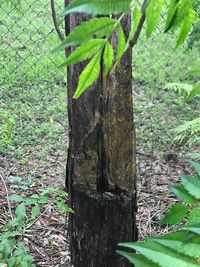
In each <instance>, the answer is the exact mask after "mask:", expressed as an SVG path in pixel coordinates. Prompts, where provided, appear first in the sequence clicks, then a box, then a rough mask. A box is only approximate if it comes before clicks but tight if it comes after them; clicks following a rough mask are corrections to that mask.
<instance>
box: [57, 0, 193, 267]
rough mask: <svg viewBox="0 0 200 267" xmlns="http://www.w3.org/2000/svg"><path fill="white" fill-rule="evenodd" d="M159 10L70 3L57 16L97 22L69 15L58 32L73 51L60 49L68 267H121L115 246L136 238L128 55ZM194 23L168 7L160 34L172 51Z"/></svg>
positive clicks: (188, 5)
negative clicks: (64, 71)
mask: <svg viewBox="0 0 200 267" xmlns="http://www.w3.org/2000/svg"><path fill="white" fill-rule="evenodd" d="M164 6H165V4H164V3H163V1H162V0H145V1H144V3H143V5H142V8H141V10H139V9H138V7H137V5H136V3H135V1H131V0H123V1H122V0H121V1H120V0H118V1H116V0H109V1H105V0H93V1H92V0H74V1H72V2H71V3H70V4H69V5H68V6H67V7H66V9H65V11H64V15H68V14H70V13H74V12H80V13H86V14H92V15H99V16H100V17H99V18H92V19H88V17H87V16H85V15H80V14H75V15H74V14H71V15H70V16H69V19H67V24H66V25H67V29H69V30H70V33H69V35H68V36H67V37H66V39H65V40H64V41H63V43H62V44H61V46H60V48H65V49H68V48H69V47H70V46H71V45H78V48H76V49H75V50H74V48H73V49H71V48H70V49H68V50H69V51H68V52H70V55H69V56H68V58H67V60H66V62H65V63H64V64H63V65H69V64H75V63H78V64H77V65H75V66H74V65H73V66H72V65H70V66H69V67H68V112H69V128H70V134H69V140H70V141H69V150H68V162H67V181H66V185H67V188H68V191H69V193H70V201H71V206H72V208H73V209H74V215H73V216H71V218H70V234H71V252H72V264H73V265H74V267H77V266H87V267H88V266H91V267H92V266H97V267H98V266H99V267H100V266H108V267H111V266H120V267H123V266H129V265H128V263H126V262H123V260H122V259H120V258H118V256H117V255H116V254H115V249H116V244H117V243H118V242H121V241H125V240H129V241H130V240H136V238H137V235H136V230H135V229H136V226H135V212H136V194H135V191H136V189H135V176H136V175H135V169H136V168H135V137H134V127H133V114H132V87H131V72H132V71H131V63H132V62H131V61H132V59H131V48H132V47H133V46H134V45H135V44H136V42H137V39H138V37H139V35H140V32H141V29H142V27H143V24H144V22H145V18H146V23H147V37H149V36H151V34H152V32H153V31H154V29H155V28H156V25H157V23H158V20H159V17H160V14H161V12H162V8H163V7H164ZM130 13H132V17H133V23H131V20H130ZM110 14H114V16H112V18H111V17H110ZM116 14H121V16H120V17H116V16H115V15H116ZM102 16H103V17H102ZM107 16H108V17H107ZM194 16H195V15H194V10H193V3H192V0H189V1H188V0H187V1H186V0H171V1H170V5H169V8H168V17H167V21H166V27H165V31H166V32H167V31H169V30H171V29H175V28H177V27H180V33H179V36H178V39H177V46H178V45H180V44H182V43H183V41H184V39H185V37H186V35H187V33H188V31H189V29H190V27H191V25H192V22H193V19H194ZM88 59H90V61H89V63H88V62H87V64H85V63H82V62H83V61H85V60H86V61H87V60H88ZM114 60H115V64H114V63H113V62H114ZM96 80H97V81H96ZM95 81H96V82H95ZM94 82H95V83H94ZM88 87H90V90H87V91H86V92H85V93H84V94H83V95H82V96H81V97H80V98H79V96H80V95H81V94H82V93H83V92H84V91H85V90H86V89H87V88H88ZM76 88H77V89H76ZM77 98H79V99H78V100H74V99H77Z"/></svg>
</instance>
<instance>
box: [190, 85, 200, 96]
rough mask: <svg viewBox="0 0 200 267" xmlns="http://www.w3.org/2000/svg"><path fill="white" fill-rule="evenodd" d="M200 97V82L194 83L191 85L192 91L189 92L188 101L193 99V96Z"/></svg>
mask: <svg viewBox="0 0 200 267" xmlns="http://www.w3.org/2000/svg"><path fill="white" fill-rule="evenodd" d="M199 95H200V81H198V82H196V83H195V84H194V85H193V88H192V91H191V92H190V95H189V99H192V98H194V97H195V96H199Z"/></svg>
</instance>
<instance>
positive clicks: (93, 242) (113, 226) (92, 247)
mask: <svg viewBox="0 0 200 267" xmlns="http://www.w3.org/2000/svg"><path fill="white" fill-rule="evenodd" d="M86 19H87V17H84V16H81V15H72V16H71V17H70V21H69V28H70V29H73V28H74V27H75V26H77V25H79V24H80V23H81V22H82V21H84V20H86ZM129 24H130V21H129V18H128V17H127V18H126V19H125V20H124V26H125V29H126V30H128V29H129ZM111 42H112V44H113V46H114V47H116V42H117V36H116V35H113V37H112V40H111ZM131 63H132V62H131V49H129V50H128V51H127V53H126V54H125V55H124V57H123V59H122V61H121V63H120V65H119V66H118V67H117V69H116V71H115V72H114V73H113V74H112V75H110V76H109V77H108V78H106V77H105V75H104V70H103V66H102V75H101V79H99V81H97V82H96V83H95V85H93V86H92V87H91V88H90V89H88V90H87V91H86V92H85V93H84V94H83V95H82V96H81V97H80V98H79V99H78V100H72V96H73V94H74V92H75V89H76V87H77V82H78V76H79V74H80V72H81V71H82V70H83V67H84V66H85V63H84V64H83V63H81V64H78V65H76V66H70V67H69V68H68V115H69V128H70V133H69V149H68V162H67V180H66V186H67V189H68V191H69V196H70V203H71V206H72V208H73V210H74V214H73V215H72V216H71V217H70V236H71V256H72V264H73V266H74V267H127V266H130V264H129V263H128V262H127V261H126V260H124V259H122V258H121V257H120V256H118V255H117V254H116V252H115V250H116V249H117V243H119V242H125V241H131V240H136V228H135V212H136V189H135V179H136V170H135V133H134V127H133V111H132V86H131V73H132V70H131Z"/></svg>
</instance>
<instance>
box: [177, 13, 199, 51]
mask: <svg viewBox="0 0 200 267" xmlns="http://www.w3.org/2000/svg"><path fill="white" fill-rule="evenodd" d="M194 19H195V12H194V10H192V9H190V10H189V12H188V15H187V17H186V18H185V19H184V21H183V24H182V26H181V29H180V33H179V35H178V39H177V41H176V47H178V46H179V45H181V44H183V43H184V41H185V39H186V37H187V35H188V33H189V31H190V29H191V27H192V23H193V21H194Z"/></svg>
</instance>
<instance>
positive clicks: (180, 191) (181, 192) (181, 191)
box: [172, 185, 197, 203]
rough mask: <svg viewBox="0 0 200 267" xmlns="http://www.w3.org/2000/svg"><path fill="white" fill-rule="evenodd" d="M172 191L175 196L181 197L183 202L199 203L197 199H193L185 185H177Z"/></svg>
mask: <svg viewBox="0 0 200 267" xmlns="http://www.w3.org/2000/svg"><path fill="white" fill-rule="evenodd" d="M172 191H173V192H174V194H175V195H176V196H177V197H179V198H180V199H181V200H183V201H185V202H187V203H195V202H197V200H196V198H195V197H193V196H192V195H191V194H190V193H189V192H188V191H187V190H186V189H185V187H184V186H183V185H177V186H173V187H172Z"/></svg>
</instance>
